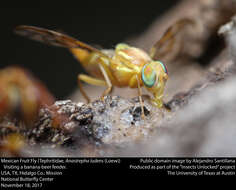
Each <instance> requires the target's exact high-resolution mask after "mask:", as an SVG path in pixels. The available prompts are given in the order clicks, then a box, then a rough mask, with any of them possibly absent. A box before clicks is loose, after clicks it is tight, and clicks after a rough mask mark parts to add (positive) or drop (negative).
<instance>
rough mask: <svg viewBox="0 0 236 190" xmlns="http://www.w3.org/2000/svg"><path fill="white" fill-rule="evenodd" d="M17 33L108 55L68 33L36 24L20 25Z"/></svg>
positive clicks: (50, 42)
mask: <svg viewBox="0 0 236 190" xmlns="http://www.w3.org/2000/svg"><path fill="white" fill-rule="evenodd" d="M15 33H16V34H19V35H22V36H26V37H28V38H30V39H32V40H36V41H39V42H42V43H46V44H48V45H53V46H58V47H64V48H79V49H82V50H84V51H86V52H88V53H91V52H97V53H99V54H100V55H103V56H105V57H107V56H106V55H105V54H104V53H102V52H101V51H100V50H98V49H96V48H94V47H92V46H90V45H88V44H85V43H83V42H81V41H79V40H76V39H75V38H73V37H70V36H68V35H66V34H63V33H60V32H56V31H53V30H48V29H44V28H40V27H35V26H26V25H20V26H17V27H16V28H15Z"/></svg>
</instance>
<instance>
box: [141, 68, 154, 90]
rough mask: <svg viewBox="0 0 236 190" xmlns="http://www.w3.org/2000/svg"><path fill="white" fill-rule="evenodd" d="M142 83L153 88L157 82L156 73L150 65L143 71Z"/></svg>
mask: <svg viewBox="0 0 236 190" xmlns="http://www.w3.org/2000/svg"><path fill="white" fill-rule="evenodd" d="M142 81H143V83H144V84H145V86H147V87H149V88H151V87H152V86H153V85H154V84H155V82H156V72H155V71H154V69H153V68H152V67H151V65H150V64H146V65H144V66H143V69H142Z"/></svg>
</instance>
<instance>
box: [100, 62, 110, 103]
mask: <svg viewBox="0 0 236 190" xmlns="http://www.w3.org/2000/svg"><path fill="white" fill-rule="evenodd" d="M99 68H100V70H101V72H102V74H103V77H104V79H105V82H106V86H107V89H106V90H105V91H104V92H103V93H102V96H101V100H104V96H106V95H108V94H110V93H111V91H112V83H111V81H110V79H109V77H108V75H107V72H106V70H105V69H104V67H103V66H102V64H99Z"/></svg>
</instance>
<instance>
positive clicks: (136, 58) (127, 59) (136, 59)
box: [110, 44, 151, 87]
mask: <svg viewBox="0 0 236 190" xmlns="http://www.w3.org/2000/svg"><path fill="white" fill-rule="evenodd" d="M150 60H151V59H150V57H149V56H148V55H147V54H146V52H144V51H142V50H140V49H138V48H134V47H130V46H128V45H126V44H118V45H117V46H116V49H115V54H114V56H113V57H112V61H111V64H110V68H111V70H112V72H113V75H114V76H115V78H116V80H117V81H118V82H119V85H120V86H121V87H122V86H129V84H130V80H134V77H135V75H137V74H139V73H140V71H141V69H142V67H143V65H144V64H146V63H147V62H149V61H150Z"/></svg>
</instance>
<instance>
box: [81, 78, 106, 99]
mask: <svg viewBox="0 0 236 190" xmlns="http://www.w3.org/2000/svg"><path fill="white" fill-rule="evenodd" d="M82 81H83V82H86V83H88V84H91V85H95V86H106V82H105V81H104V80H101V79H97V78H93V77H90V76H88V75H84V74H79V75H78V84H79V89H80V92H81V93H82V95H83V96H84V98H85V99H86V100H87V102H88V103H89V102H90V98H89V97H88V95H87V93H86V92H85V90H84V88H83V85H82Z"/></svg>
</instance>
